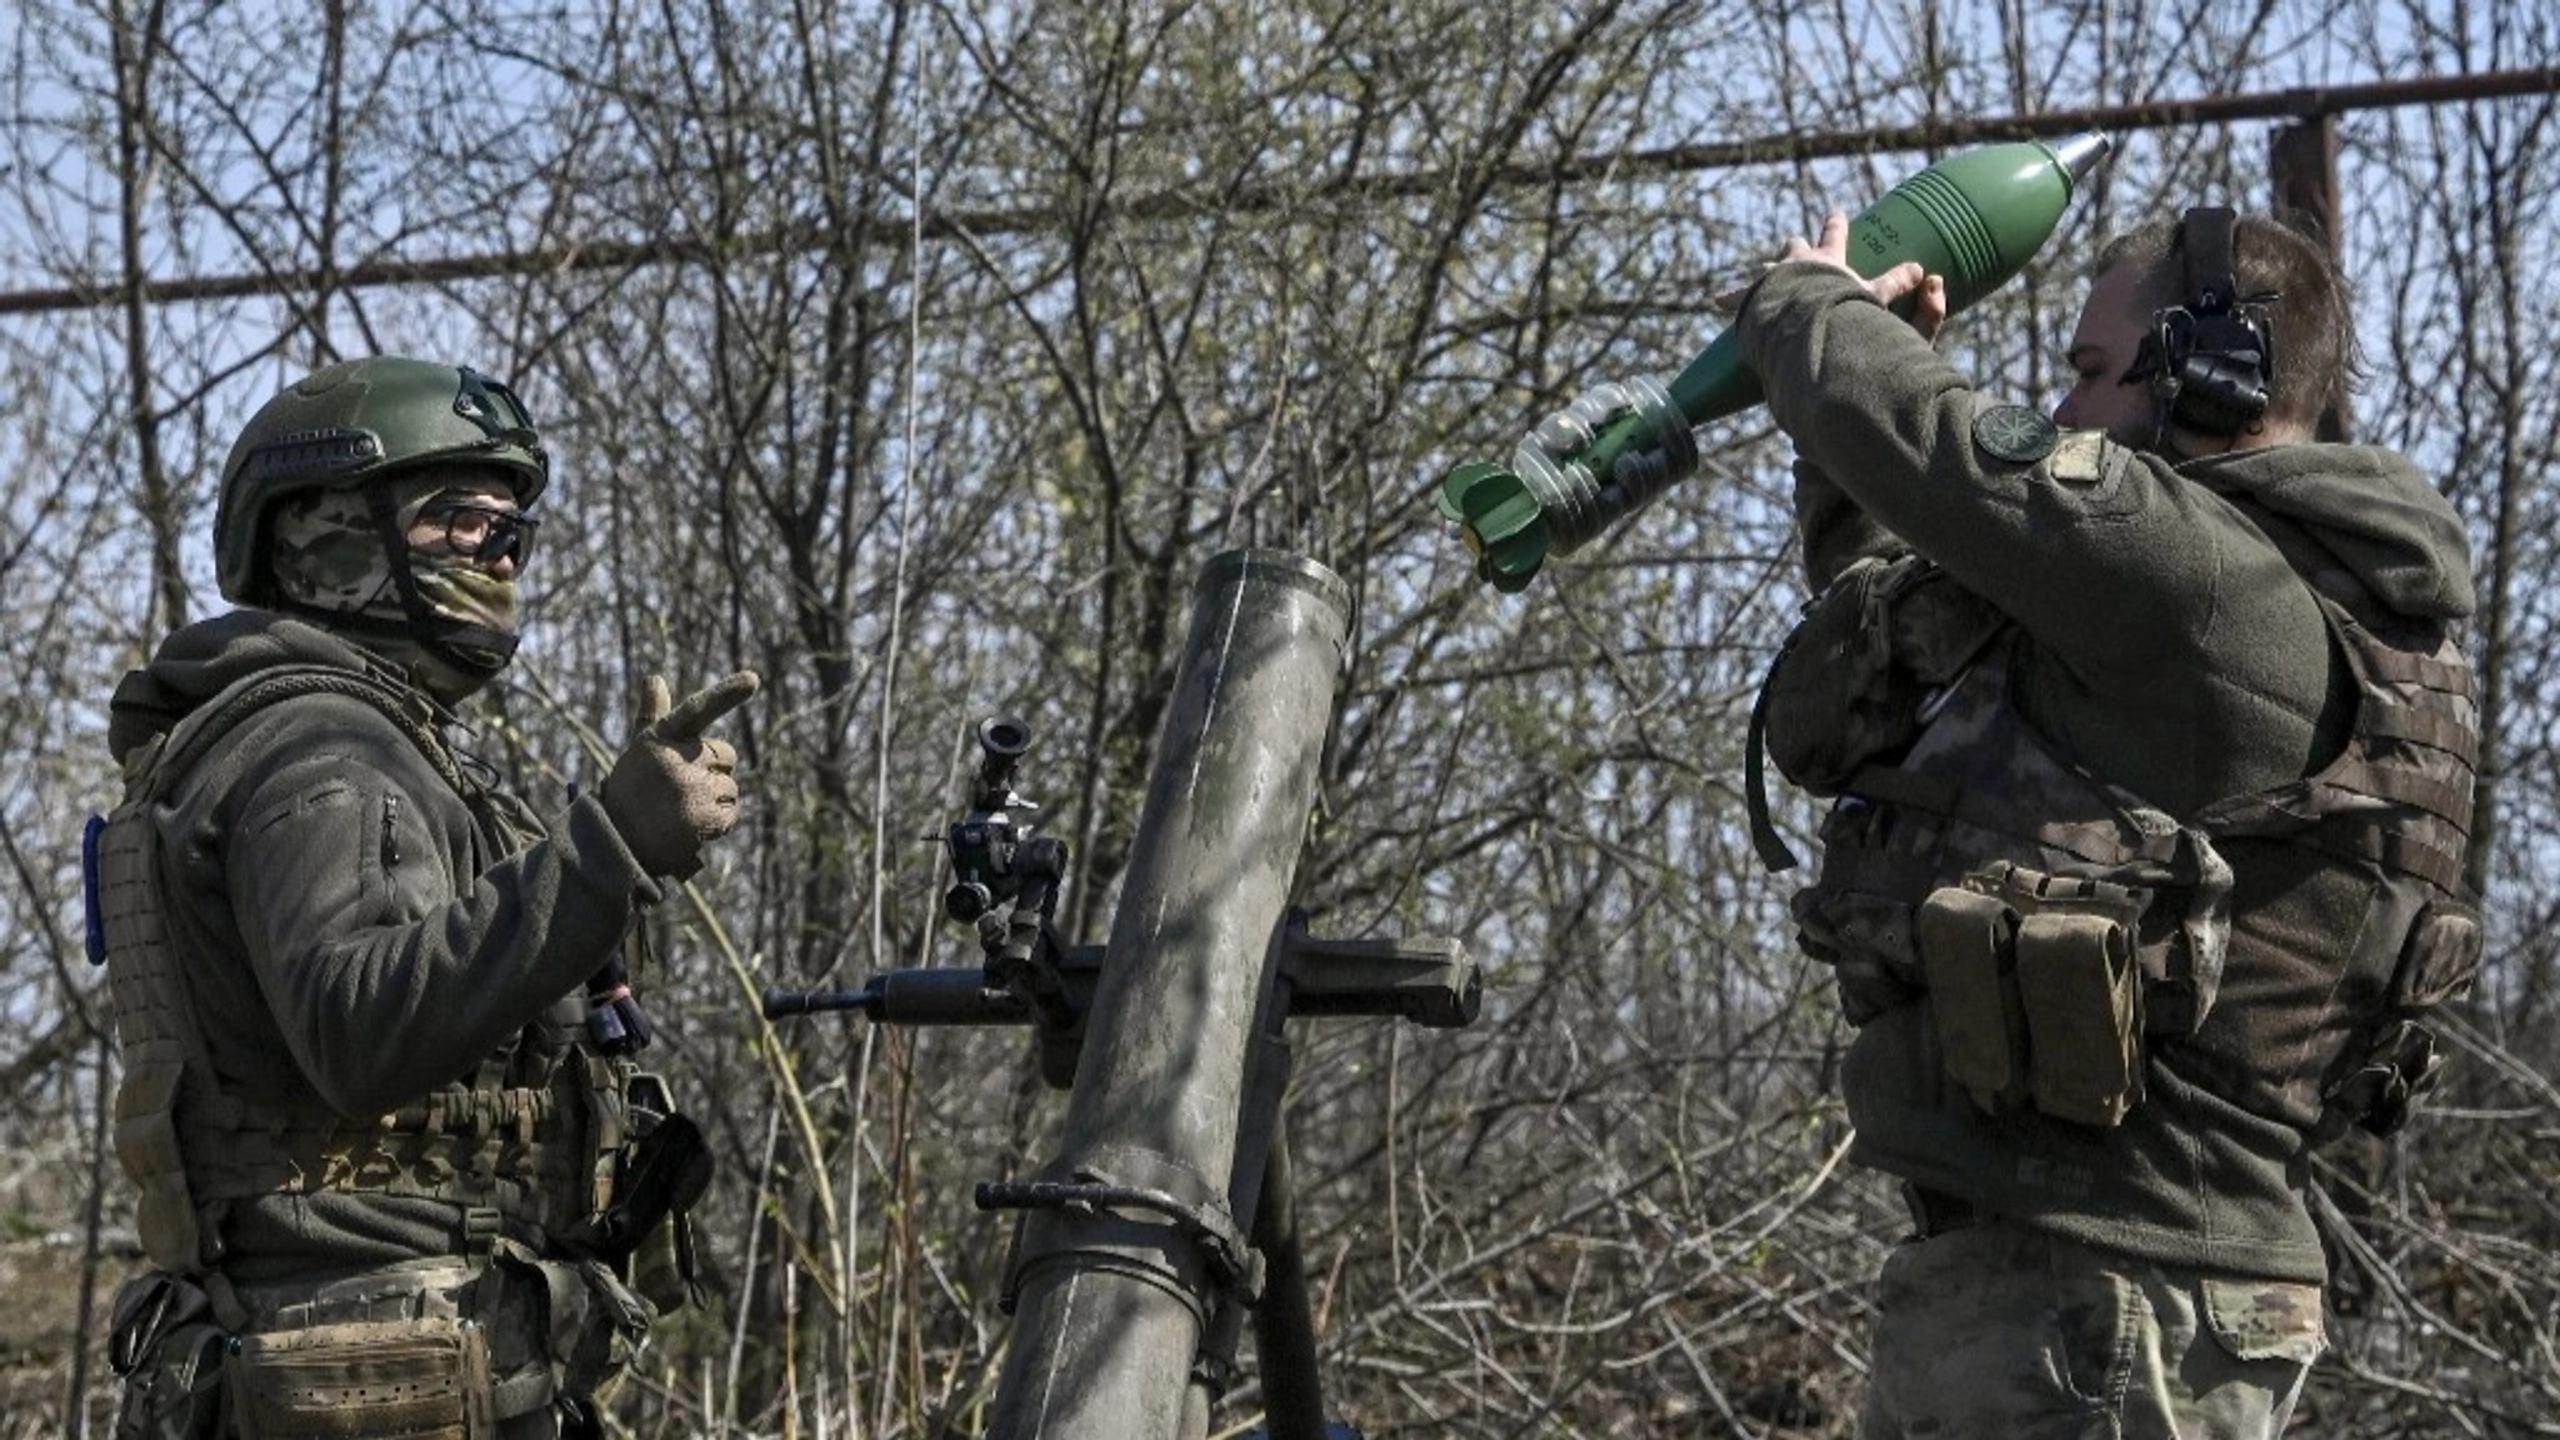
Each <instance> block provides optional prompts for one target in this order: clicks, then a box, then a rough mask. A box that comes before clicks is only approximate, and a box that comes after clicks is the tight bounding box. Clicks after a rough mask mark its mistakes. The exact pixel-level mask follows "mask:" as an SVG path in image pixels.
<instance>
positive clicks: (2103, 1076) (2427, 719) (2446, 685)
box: [1772, 562, 2480, 1133]
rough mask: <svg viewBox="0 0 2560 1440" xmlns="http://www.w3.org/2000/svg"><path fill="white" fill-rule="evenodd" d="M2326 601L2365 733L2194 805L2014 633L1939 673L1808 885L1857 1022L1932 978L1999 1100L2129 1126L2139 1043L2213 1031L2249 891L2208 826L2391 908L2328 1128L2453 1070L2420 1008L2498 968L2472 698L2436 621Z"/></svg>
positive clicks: (2392, 1115) (2367, 931)
mask: <svg viewBox="0 0 2560 1440" xmlns="http://www.w3.org/2000/svg"><path fill="white" fill-rule="evenodd" d="M1920 563H1924V564H1925V562H1920ZM2315 593H2317V592H2315ZM2319 598H2320V604H2321V609H2322V613H2323V615H2324V617H2325V618H2326V620H2327V622H2328V627H2329V630H2330V632H2331V634H2332V635H2333V636H2334V637H2335V638H2336V642H2337V646H2338V649H2339V650H2340V651H2341V653H2343V654H2344V655H2345V656H2346V657H2347V661H2348V664H2349V666H2350V668H2351V670H2352V672H2353V674H2354V676H2355V679H2356V681H2357V684H2358V688H2359V692H2360V696H2361V701H2362V703H2361V704H2360V705H2359V706H2358V708H2357V714H2356V719H2355V724H2354V728H2353V733H2352V734H2351V735H2350V736H2349V738H2348V740H2347V742H2346V744H2345V746H2344V748H2343V749H2342V751H2341V753H2340V754H2339V756H2338V757H2337V759H2336V760H2335V761H2333V762H2332V763H2330V764H2329V765H2327V766H2326V767H2324V768H2323V769H2322V770H2321V772H2320V773H2319V774H2317V775H2314V776H2311V777H2309V778H2307V779H2304V780H2301V781H2297V782H2295V783H2293V784H2290V785H2287V786H2284V787H2280V788H2279V789H2276V790H2271V791H2268V792H2265V793H2262V794H2258V795H2252V796H2245V797H2240V798H2238V799H2235V800H2232V801H2227V802H2224V803H2221V804H2218V805H2215V806H2213V807H2210V808H2209V809H2208V810H2206V811H2205V812H2204V813H2202V814H2201V815H2199V816H2198V817H2196V819H2195V821H2194V823H2193V824H2189V825H2182V824H2180V823H2178V822H2177V821H2176V820H2174V819H2172V818H2171V817H2169V816H2168V815H2166V814H2164V813H2163V812H2161V811H2159V810H2158V809H2156V808H2154V807H2151V806H2149V805H2146V804H2145V803H2143V801H2142V800H2141V799H2140V798H2139V797H2136V796H2134V795H2132V794H2130V793H2129V792H2127V791H2125V790H2123V789H2122V788H2121V787H2118V786H2114V785H2111V784H2109V783H2107V782H2105V781H2103V780H2100V779H2098V778H2097V777H2096V776H2093V775H2091V774H2089V773H2088V772H2087V771H2085V770H2083V769H2081V768H2080V767H2078V766H2076V765H2073V764H2071V763H2069V762H2068V761H2066V760H2064V759H2063V758H2062V757H2060V756H2059V755H2057V754H2056V753H2055V752H2054V750H2053V749H2052V747H2051V746H2050V745H2049V744H2048V743H2047V742H2046V741H2045V740H2044V739H2043V737H2042V736H2040V735H2039V734H2038V733H2037V732H2036V731H2035V729H2034V727H2032V726H2031V725H2029V724H2028V723H2027V722H2026V720H2025V718H2024V716H2023V715H2021V714H2020V713H2019V711H2018V709H2017V706H2016V703H2015V701H2014V698H2013V696H2012V693H2011V686H2010V677H2009V667H2010V664H2011V661H2012V660H2013V658H2014V656H2015V654H2016V652H2017V649H2018V647H2019V645H2020V644H2021V643H2022V641H2021V638H2020V636H2019V635H2018V633H2017V632H2015V631H2014V630H2011V631H2009V632H2007V633H2005V634H2004V635H2001V636H1999V637H1996V638H1994V639H1993V640H1991V641H1990V642H1989V643H1988V645H1987V646H1985V647H1983V648H1982V649H1981V651H1980V657H1981V658H1979V659H1978V660H1976V661H1975V662H1974V663H1973V664H1972V665H1971V667H1970V669H1968V670H1967V671H1966V672H1964V673H1963V674H1961V675H1960V676H1957V677H1955V678H1953V679H1952V680H1950V681H1948V683H1946V684H1945V685H1944V686H1941V687H1938V688H1936V689H1934V690H1932V691H1930V692H1928V694H1927V695H1926V697H1925V698H1924V699H1923V701H1922V704H1921V713H1920V717H1919V718H1920V721H1921V723H1920V724H1918V725H1917V726H1916V727H1915V730H1916V733H1914V734H1913V735H1911V736H1910V737H1909V738H1908V741H1907V748H1904V749H1902V750H1900V751H1899V753H1888V754H1884V755H1879V756H1876V757H1874V763H1870V764H1867V765H1865V766H1864V767H1863V768H1859V769H1857V770H1856V772H1855V774H1854V775H1853V776H1852V777H1851V778H1850V779H1849V780H1848V781H1847V782H1846V783H1845V784H1844V785H1840V786H1838V787H1837V793H1839V794H1840V799H1839V800H1838V802H1837V803H1836V804H1835V805H1834V807H1833V809H1832V811H1831V812H1830V814H1829V815H1828V817H1827V818H1826V819H1825V821H1824V823H1823V826H1822V836H1823V840H1824V843H1825V847H1826V848H1825V855H1824V863H1823V869H1822V874H1821V876H1820V877H1819V878H1818V879H1817V880H1816V881H1815V882H1814V883H1813V884H1812V885H1810V886H1808V887H1807V888H1805V889H1804V890H1802V891H1800V892H1798V894H1797V895H1796V897H1795V901H1794V907H1793V908H1794V913H1795V916H1796V919H1797V922H1798V925H1799V940H1800V942H1801V944H1802V945H1803V947H1804V949H1805V950H1806V952H1807V953H1808V954H1810V955H1812V956H1813V957H1815V958H1816V959H1819V960H1822V961H1825V962H1826V963H1829V964H1830V965H1832V966H1833V967H1834V968H1835V970H1836V971H1837V974H1838V977H1839V982H1840V989H1841V994H1842V998H1843V1002H1844V1008H1845V1010H1846V1012H1847V1014H1848V1017H1849V1019H1850V1020H1851V1021H1852V1022H1853V1023H1857V1024H1864V1023H1865V1022H1866V1021H1868V1020H1870V1019H1872V1018H1874V1017H1875V1016H1876V1015H1878V1014H1880V1013H1882V1012H1884V1011H1885V1010H1887V1009H1890V1008H1894V1007H1898V1006H1901V1005H1907V1004H1914V1003H1921V1002H1922V1001H1923V999H1924V997H1925V999H1926V1002H1927V1003H1928V1004H1929V1005H1930V1007H1931V1010H1932V1014H1933V1018H1934V1021H1935V1024H1936V1029H1937V1031H1938V1035H1939V1039H1940V1044H1941V1048H1942V1050H1943V1051H1944V1060H1945V1063H1946V1067H1947V1069H1948V1071H1949V1073H1950V1074H1951V1076H1952V1077H1953V1078H1955V1079H1956V1080H1957V1081H1958V1082H1959V1083H1961V1084H1962V1085H1963V1086H1964V1087H1965V1088H1966V1090H1967V1091H1969V1092H1970V1093H1971V1094H1972V1095H1973V1097H1974V1098H1975V1100H1976V1101H1977V1102H1978V1103H1980V1104H1981V1105H1982V1106H1983V1108H1985V1109H1986V1110H1990V1111H1999V1110H2002V1109H2006V1108H2014V1107H2018V1106H2023V1105H2027V1104H2033V1105H2034V1106H2035V1107H2036V1108H2038V1109H2039V1110H2042V1111H2044V1112H2045V1113H2047V1114H2049V1115H2053V1116H2056V1117H2058V1118H2063V1119H2068V1120H2073V1121H2076V1122H2080V1123H2084V1124H2089V1125H2095V1126H2101V1127H2103V1126H2108V1125H2113V1124H2115V1123H2117V1122H2119V1121H2120V1120H2121V1119H2122V1117H2123V1115H2124V1113H2125V1112H2126V1111H2127V1110H2128V1109H2129V1108H2130V1107H2131V1106H2132V1105H2134V1104H2136V1103H2138V1102H2139V1101H2140V1099H2141V1098H2142V1093H2141V1092H2142V1084H2143V1078H2142V1077H2143V1055H2144V1049H2145V1046H2146V1045H2147V1044H2152V1043H2179V1042H2181V1041H2183V1040H2185V1039H2186V1038H2187V1037H2191V1036H2194V1035H2195V1034H2196V1033H2197V1032H2198V1031H2199V1030H2200V1029H2201V1028H2202V1027H2203V1026H2204V1024H2205V1022H2206V1020H2207V1018H2208V1016H2209V1015H2210V1013H2211V1012H2212V1009H2213V1005H2214V1000H2215V997H2216V992H2217V989H2218V987H2219V984H2220V980H2221V977H2222V968H2223V960H2224V954H2225V950H2226V948H2227V945H2228V939H2229V914H2228V911H2229V896H2230V891H2231V888H2232V876H2231V872H2230V869H2229V867H2228V865H2227V864H2226V863H2225V862H2224V861H2223V859H2222V857H2221V855H2220V854H2219V853H2218V852H2217V851H2216V849H2215V846H2214V841H2215V840H2216V839H2217V838H2227V837H2235V836H2244V835H2245V836H2251V837H2264V838H2268V839H2273V840H2278V841H2281V842H2284V843H2286V844H2290V845H2299V846H2304V847H2309V848H2310V849H2312V850H2314V851H2317V852H2319V853H2320V854H2322V855H2323V856H2325V857H2333V858H2334V859H2335V860H2337V861H2338V862H2340V863H2343V864H2347V865H2351V866H2355V867H2357V870H2356V873H2358V874H2360V875H2369V876H2370V881H2371V889H2372V893H2371V894H2370V895H2369V897H2368V906H2369V908H2370V909H2371V910H2372V912H2373V913H2374V914H2377V915H2380V916H2383V917H2386V920H2387V922H2389V923H2382V924H2368V925H2366V926H2365V927H2363V930H2362V932H2361V934H2360V936H2359V938H2358V940H2357V944H2356V948H2355V950H2354V952H2353V953H2351V954H2348V955H2345V956H2337V957H2332V963H2338V964H2340V965H2342V966H2343V970H2344V973H2345V974H2346V975H2347V976H2350V977H2357V976H2361V977H2366V979H2367V983H2366V984H2365V985H2363V986H2361V987H2359V986H2357V985H2354V984H2342V985H2341V986H2339V987H2338V988H2337V989H2336V990H2335V991H2334V992H2333V997H2332V999H2331V1001H2330V1003H2331V1004H2332V1005H2337V1006H2346V1005H2356V1006H2359V1007H2360V1008H2361V1009H2362V1011H2363V1012H2364V1013H2361V1014H2357V1013H2354V1012H2350V1013H2349V1014H2348V1015H2347V1016H2345V1017H2323V1018H2347V1019H2351V1020H2353V1021H2354V1022H2355V1023H2356V1024H2357V1025H2358V1026H2359V1027H2360V1028H2361V1030H2362V1035H2363V1038H2362V1040H2361V1041H2359V1042H2357V1043H2358V1044H2359V1045H2360V1046H2361V1047H2362V1050H2361V1056H2362V1058H2361V1059H2360V1060H2358V1061H2357V1062H2356V1063H2355V1064H2353V1065H2352V1067H2351V1069H2350V1071H2349V1073H2347V1074H2345V1075H2342V1076H2339V1077H2335V1078H2333V1079H2332V1080H2331V1081H2330V1083H2328V1085H2327V1087H2326V1093H2325V1095H2324V1096H2323V1097H2322V1098H2323V1099H2324V1100H2325V1101H2326V1103H2327V1106H2328V1109H2329V1112H2330V1113H2329V1115H2328V1116H2327V1117H2326V1122H2325V1123H2327V1124H2328V1125H2329V1126H2330V1127H2331V1128H2335V1127H2336V1126H2339V1125H2343V1124H2344V1123H2345V1122H2348V1121H2353V1122H2357V1123H2362V1124H2364V1125H2365V1126H2366V1127H2367V1128H2369V1129H2373V1130H2375V1131H2377V1132H2378V1133H2388V1131H2389V1130H2390V1129H2392V1128H2395V1127H2396V1126H2397V1125H2398V1124H2399V1123H2400V1122H2401V1120H2402V1119H2404V1118H2405V1116H2406V1114H2407V1111H2408V1108H2409V1104H2410V1102H2411V1101H2412V1100H2413V1099H2414V1097H2415V1095H2416V1094H2417V1093H2418V1092H2419V1091H2421V1090H2423V1089H2424V1088H2425V1087H2426V1086H2427V1084H2428V1083H2429V1081H2430V1079H2431V1078H2432V1076H2433V1073H2434V1070H2435V1068H2436V1064H2437V1061H2436V1057H2435V1054H2434V1042H2433V1037H2432V1035H2431V1034H2430V1033H2429V1032H2428V1031H2427V1030H2426V1028H2425V1026H2424V1025H2423V1024H2422V1023H2421V1021H2422V1019H2423V1016H2424V1012H2425V1011H2426V1010H2427V1009H2429V1008H2430V1007H2432V1006H2434V1005H2436V1004H2439V1003H2442V1002H2443V1001H2444V1000H2446V999H2449V998H2453V997H2455V996H2458V995H2459V994H2460V993H2462V991H2463V990H2464V989H2465V988H2466V987H2467V986H2468V983H2469V981H2470V978H2471V975H2472V974H2473V973H2474V972H2475V971H2476V969H2477V965H2478V958H2479V949H2480V933H2479V924H2478V919H2477V915H2476V913H2475V912H2473V911H2472V910H2471V909H2470V908H2469V907H2467V906H2465V905H2462V904H2461V903H2460V902H2459V900H2458V899H2457V892H2458V891H2459V889H2460V885H2461V868H2462V855H2463V850H2464V846H2465V845H2466V843H2467V836H2468V826H2469V816H2470V797H2471V775H2472V767H2473V765H2474V764H2475V763H2476V761H2475V755H2476V748H2477V740H2476V736H2477V720H2476V712H2475V710H2474V707H2473V704H2472V701H2471V695H2470V688H2469V670H2468V667H2467V666H2466V665H2465V664H2464V663H2463V661H2462V658H2461V655H2460V652H2459V651H2458V649H2456V648H2455V647H2454V646H2453V645H2452V643H2451V642H2450V641H2449V640H2447V639H2445V638H2444V637H2443V636H2442V635H2441V633H2433V634H2430V635H2428V636H2426V637H2424V638H2423V639H2421V640H2418V641H2415V642H2412V641H2409V640H2406V639H2387V638H2385V637H2382V636H2378V635H2376V634H2374V633H2373V632H2372V631H2370V630H2368V629H2366V628H2365V627H2364V626H2362V625H2359V624H2358V623H2357V622H2356V621H2355V620H2354V619H2353V618H2352V617H2351V616H2350V615H2349V614H2348V612H2347V611H2346V609H2345V608H2344V607H2343V606H2341V605H2340V604H2338V603H2337V602H2336V601H2334V600H2332V599H2330V598H2329V597H2328V596H2326V595H2321V596H2320V597H2319ZM1807 623H1808V625H1811V624H1814V623H1815V622H1814V620H1813V619H1812V618H1810V617H1809V619H1808V621H1807ZM1938 648H1939V650H1941V651H1944V650H1945V648H1946V646H1945V644H1944V641H1943V637H1942V639H1941V642H1940V644H1939V646H1938ZM1780 679H1781V677H1779V676H1777V675H1775V674H1773V676H1772V683H1773V684H1777V683H1780ZM1772 753H1773V755H1776V756H1779V757H1780V758H1781V759H1782V760H1783V752H1781V751H1780V750H1779V749H1778V748H1777V747H1776V746H1775V745H1774V744H1773V746H1772ZM1781 768H1782V769H1784V768H1785V767H1784V764H1783V763H1782V764H1781ZM1791 778H1792V777H1791ZM2359 997H2370V998H2359ZM2242 1058H2243V1063H2245V1059H2246V1057H2245V1056H2243V1057H2242Z"/></svg>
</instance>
